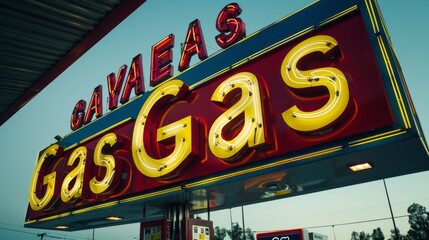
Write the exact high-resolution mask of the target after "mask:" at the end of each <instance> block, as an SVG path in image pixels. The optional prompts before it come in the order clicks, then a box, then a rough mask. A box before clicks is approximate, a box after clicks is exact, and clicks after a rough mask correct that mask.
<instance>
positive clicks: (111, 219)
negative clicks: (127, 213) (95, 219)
mask: <svg viewBox="0 0 429 240" xmlns="http://www.w3.org/2000/svg"><path fill="white" fill-rule="evenodd" d="M106 219H107V220H109V221H120V220H122V219H124V218H123V217H117V216H110V217H107V218H106Z"/></svg>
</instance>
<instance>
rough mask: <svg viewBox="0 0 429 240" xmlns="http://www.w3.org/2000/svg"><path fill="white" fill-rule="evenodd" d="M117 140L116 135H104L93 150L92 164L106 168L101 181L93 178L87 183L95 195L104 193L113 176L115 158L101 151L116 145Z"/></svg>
mask: <svg viewBox="0 0 429 240" xmlns="http://www.w3.org/2000/svg"><path fill="white" fill-rule="evenodd" d="M117 141H118V139H117V137H116V134H114V133H108V134H106V135H104V136H103V137H102V138H101V139H100V141H98V143H97V146H96V147H95V150H94V164H95V165H97V166H100V167H104V168H106V173H105V175H104V178H103V179H102V180H101V181H98V180H97V178H96V177H93V178H92V179H91V181H90V182H89V187H90V189H91V191H92V192H93V193H95V194H100V193H103V192H105V191H106V190H107V189H108V188H109V187H110V185H111V184H112V181H113V177H114V176H115V166H116V164H115V158H114V157H113V156H112V155H109V154H103V153H102V150H103V148H104V147H105V146H106V145H110V147H112V146H113V145H115V144H116V143H117Z"/></svg>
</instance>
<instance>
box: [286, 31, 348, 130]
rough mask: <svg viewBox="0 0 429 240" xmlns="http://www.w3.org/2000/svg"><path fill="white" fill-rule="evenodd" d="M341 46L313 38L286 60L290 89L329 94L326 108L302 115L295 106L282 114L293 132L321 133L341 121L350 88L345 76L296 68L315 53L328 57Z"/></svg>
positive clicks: (328, 69)
mask: <svg viewBox="0 0 429 240" xmlns="http://www.w3.org/2000/svg"><path fill="white" fill-rule="evenodd" d="M337 45H338V43H337V41H336V40H335V39H334V38H332V37H330V36H326V35H320V36H314V37H311V38H309V39H306V40H304V41H302V42H301V43H299V44H298V45H296V46H295V47H294V48H293V49H292V50H291V51H290V52H289V53H288V54H287V55H286V57H285V58H284V60H283V63H282V66H281V75H282V78H283V81H284V82H285V83H286V84H287V85H288V86H289V87H291V88H295V89H302V88H311V87H321V86H322V87H325V88H326V89H327V90H328V92H329V100H328V101H327V102H326V104H325V105H324V106H323V107H321V108H320V109H317V110H315V111H311V112H304V111H301V110H300V109H299V108H298V107H297V106H296V105H295V106H293V107H291V108H289V109H288V110H286V111H285V112H283V114H282V116H283V119H284V121H285V122H286V124H287V125H289V126H290V127H291V128H293V129H295V130H297V131H302V132H312V131H318V130H322V129H323V128H324V127H326V126H328V125H330V124H332V123H333V122H334V121H335V120H336V119H338V118H339V117H340V116H341V114H342V113H343V112H344V110H345V109H346V107H347V104H348V102H349V87H348V84H347V80H346V77H345V76H344V74H343V73H342V72H341V71H340V70H338V69H337V68H333V67H324V68H318V69H313V70H306V71H301V70H299V69H298V67H297V64H298V61H300V60H301V59H302V58H303V57H305V56H307V55H308V54H311V53H314V52H322V53H323V54H326V53H327V52H328V51H329V50H331V49H333V48H334V47H336V46H337Z"/></svg>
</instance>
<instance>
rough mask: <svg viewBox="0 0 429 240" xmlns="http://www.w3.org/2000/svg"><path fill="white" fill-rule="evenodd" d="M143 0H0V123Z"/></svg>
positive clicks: (143, 0)
mask: <svg viewBox="0 0 429 240" xmlns="http://www.w3.org/2000/svg"><path fill="white" fill-rule="evenodd" d="M144 2H145V0H103V1H80V0H70V1H49V0H36V1H29V0H27V1H1V2H0V22H1V23H2V24H1V25H0V126H1V125H3V123H5V122H6V121H7V120H8V119H9V118H10V117H12V116H13V115H14V114H15V113H16V112H17V111H18V110H19V109H20V108H22V107H23V106H24V105H25V104H26V103H27V102H28V101H29V100H31V99H32V98H33V97H34V96H36V95H37V94H38V93H39V92H40V91H42V90H43V89H44V88H45V87H46V86H47V85H48V84H49V83H51V82H52V81H54V80H55V78H56V77H58V76H59V75H60V74H61V73H62V72H63V71H64V70H66V69H67V68H68V67H69V66H70V65H71V64H73V63H74V62H75V61H76V60H77V59H79V58H80V56H82V55H83V54H84V53H85V52H86V51H88V50H89V49H90V48H91V47H92V46H94V45H95V44H96V43H97V42H98V41H99V40H100V39H102V38H103V37H104V36H105V35H106V34H107V33H109V32H110V31H111V30H112V29H113V28H115V27H116V26H117V25H118V24H119V23H120V22H121V21H122V20H124V19H125V18H126V17H128V16H129V15H130V14H131V13H132V12H133V11H134V10H135V9H137V8H138V7H139V6H140V5H141V4H143V3H144Z"/></svg>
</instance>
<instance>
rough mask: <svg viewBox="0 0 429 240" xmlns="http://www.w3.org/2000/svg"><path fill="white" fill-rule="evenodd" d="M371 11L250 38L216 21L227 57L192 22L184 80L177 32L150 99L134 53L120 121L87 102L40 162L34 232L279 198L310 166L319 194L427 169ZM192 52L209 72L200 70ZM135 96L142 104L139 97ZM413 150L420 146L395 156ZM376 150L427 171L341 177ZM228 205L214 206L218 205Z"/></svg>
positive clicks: (344, 7)
mask: <svg viewBox="0 0 429 240" xmlns="http://www.w3.org/2000/svg"><path fill="white" fill-rule="evenodd" d="M333 3H335V4H333ZM374 7H375V5H374V3H373V2H372V1H368V0H366V1H350V2H348V1H347V2H346V1H333V0H324V1H319V2H317V3H314V4H312V5H310V6H309V7H308V8H306V9H305V10H303V11H301V12H298V13H296V14H298V15H300V16H304V15H306V14H311V13H312V12H313V11H318V12H320V14H319V15H317V17H315V19H313V20H312V21H316V23H312V24H308V23H306V22H296V21H295V20H293V19H294V17H293V16H295V15H292V16H290V17H289V18H286V19H284V20H282V21H279V22H277V23H276V24H273V25H271V26H270V27H268V28H266V29H264V30H263V31H260V32H258V33H255V34H254V35H251V36H249V37H247V38H244V36H245V34H244V33H245V29H244V26H245V19H241V18H239V17H238V16H239V15H240V13H241V12H242V9H241V8H240V6H239V5H238V4H235V3H233V4H229V5H227V6H225V7H224V8H223V9H222V10H221V12H220V13H219V15H218V18H217V20H216V28H217V30H219V32H220V33H219V35H218V36H216V39H215V41H216V42H217V43H218V45H219V46H220V47H221V48H225V49H224V50H223V51H222V52H220V53H218V54H216V55H215V56H211V57H208V56H207V53H206V50H205V46H204V45H205V44H204V38H203V35H202V28H201V25H200V22H199V21H198V20H195V21H193V22H192V23H191V24H189V28H188V31H187V35H186V41H185V42H186V43H187V44H186V45H185V46H184V50H183V52H182V55H181V57H180V62H179V63H178V68H179V71H183V72H182V73H180V74H177V75H174V74H173V67H172V48H173V47H174V35H173V34H171V35H169V36H167V37H166V38H164V39H162V40H160V41H159V42H158V43H156V44H155V45H154V46H153V47H152V55H151V61H150V64H151V77H150V80H149V82H150V85H152V86H156V87H155V88H153V89H152V90H151V91H145V90H144V88H143V86H144V84H143V81H144V78H143V74H142V64H143V58H142V56H141V55H140V54H139V55H137V56H136V57H134V58H133V59H132V61H131V62H132V63H131V67H130V69H129V70H128V73H127V68H128V67H127V66H126V65H123V66H121V67H120V68H119V70H118V72H117V74H115V73H111V74H109V75H108V76H107V86H108V95H109V98H108V99H109V100H108V109H109V110H111V112H110V113H109V114H107V115H106V116H103V117H101V116H102V115H103V113H102V106H101V105H102V102H103V99H102V87H101V85H99V86H97V87H96V88H95V89H94V91H93V93H92V96H91V99H90V101H89V104H88V106H86V105H87V104H86V101H84V100H79V101H78V102H77V104H76V105H75V107H74V110H73V111H72V115H71V121H70V126H71V128H72V130H73V132H72V133H71V134H70V135H68V136H66V137H64V139H63V140H62V141H59V142H57V143H54V144H52V145H51V146H49V147H47V148H46V149H44V150H42V151H41V153H40V154H39V157H38V161H37V164H36V168H35V171H34V174H33V177H32V182H31V185H30V193H29V208H28V212H27V222H26V225H27V226H35V227H46V228H50V227H52V225H53V224H54V223H56V222H58V219H61V221H64V222H67V219H72V220H70V221H72V222H73V221H74V222H75V223H76V222H79V221H80V222H81V221H83V220H82V217H80V216H82V215H85V216H86V215H91V214H92V213H93V214H94V219H98V218H96V217H95V216H97V217H98V215H97V214H99V213H98V212H97V211H98V210H100V209H103V208H108V207H112V208H116V209H123V208H122V206H127V204H132V203H140V202H144V203H147V201H149V200H151V199H156V198H157V197H158V198H161V197H163V196H166V195H168V194H172V195H173V196H174V194H181V193H182V191H183V192H185V194H188V191H190V190H192V189H198V190H200V189H201V188H203V190H205V191H207V189H206V187H208V186H217V185H220V184H226V183H228V182H232V181H242V179H247V180H246V182H245V183H243V184H240V186H242V189H240V190H241V191H243V192H245V191H246V190H248V191H254V189H256V190H258V189H261V192H263V193H264V194H265V195H258V194H255V193H252V194H249V197H247V198H245V199H244V200H243V199H242V200H240V201H241V202H243V201H249V202H251V201H253V202H254V201H262V200H261V199H264V198H265V197H266V196H267V191H265V190H264V189H262V188H264V187H267V186H274V187H276V188H278V190H281V191H276V192H275V193H274V194H273V195H271V196H281V195H285V194H290V193H291V192H293V191H292V189H291V188H286V187H285V186H284V185H282V186H280V185H278V184H277V182H280V181H282V179H283V178H284V177H285V176H289V175H288V174H289V173H284V172H280V173H279V172H278V171H285V169H288V168H295V167H296V169H297V172H298V171H299V169H301V168H299V166H300V165H301V164H302V165H303V163H306V166H316V165H317V166H319V165H320V166H322V168H320V169H319V170H320V171H325V172H323V173H312V174H308V173H306V174H303V173H301V174H303V175H308V177H306V178H305V177H302V178H303V179H304V180H302V179H300V180H299V181H301V183H302V182H316V181H312V180H313V179H312V178H313V177H314V178H316V177H318V178H320V176H319V175H323V177H324V178H328V180H329V181H327V183H326V185H320V186H318V185H317V187H319V189H318V188H316V184H314V186H315V187H314V189H311V191H314V190H320V189H323V188H329V187H335V186H342V185H347V184H351V183H356V182H362V181H367V180H370V179H376V178H379V177H381V176H391V175H398V174H403V173H404V172H412V171H416V170H415V169H425V168H427V167H428V163H427V162H424V161H427V148H426V145H425V143H424V141H422V138H421V137H420V136H419V132H418V131H419V126H418V122H417V121H416V120H415V117H416V116H415V113H414V112H413V111H412V109H411V108H410V106H411V105H410V102H409V98H408V97H409V96H408V94H407V92H406V90H405V89H404V88H403V86H402V84H403V82H402V81H400V80H399V77H400V75H398V73H397V72H395V71H396V69H395V67H396V66H395V65H393V62H392V60H391V59H392V56H391V54H392V51H391V49H390V48H389V45H388V44H389V42H388V39H387V38H386V35H385V32H384V29H382V28H380V26H382V25H381V23H380V20H379V19H378V15H377V14H376V12H374ZM320 9H322V10H323V11H319V10H320ZM312 16H313V15H312ZM290 19H292V20H290ZM309 21H310V20H309ZM286 30H287V31H286ZM194 55H197V56H198V57H199V58H200V59H201V60H203V61H202V62H200V63H198V64H196V65H195V66H190V65H189V63H190V58H191V57H193V56H194ZM207 57H208V58H207ZM204 59H205V60H204ZM184 70H186V71H184ZM132 91H134V94H135V95H136V96H137V97H136V98H135V99H133V100H130V94H131V92H132ZM119 103H121V104H123V105H121V106H119ZM125 103H126V104H125ZM94 115H95V117H98V119H97V120H94V121H92V119H93V117H94ZM405 141H407V144H405V145H406V146H411V145H412V146H413V149H409V148H406V149H405V150H402V146H401V145H395V144H396V143H402V142H405ZM411 143H412V144H411ZM374 149H375V150H374ZM377 149H384V150H382V151H386V149H387V150H389V153H392V154H393V156H391V157H392V161H397V160H395V159H396V158H400V157H402V156H403V155H401V154H411V153H412V154H415V158H416V159H421V158H424V161H423V163H420V162H419V163H410V166H409V167H401V169H397V168H392V169H387V170H386V169H383V170H380V172H379V174H372V175H371V174H369V175H362V176H365V177H362V178H354V177H353V178H352V177H350V176H349V175H348V174H350V173H348V172H343V170H338V169H340V168H339V167H340V166H342V165H347V164H352V163H355V162H358V161H364V160H365V161H373V163H374V164H375V165H377V164H379V165H383V164H385V162H384V161H385V160H384V159H379V158H378V153H377V151H378V150H377ZM410 150H411V151H410ZM380 151H381V150H380ZM395 151H400V153H398V152H395ZM383 153H385V152H383ZM383 153H382V154H383ZM377 161H380V162H377ZM302 169H305V168H304V167H302ZM376 173H378V172H376ZM263 174H272V175H268V177H267V176H266V175H264V177H261V175H263ZM279 176H281V177H279ZM292 177H293V176H292ZM292 177H291V179H293V178H292ZM297 178H299V177H297ZM273 179H274V180H273ZM314 180H317V181H320V179H314ZM273 181H275V182H276V184H272V182H273ZM296 181H298V180H296ZM291 182H292V181H291ZM288 187H289V186H288ZM296 188H297V189H298V188H299V189H300V191H302V190H303V189H304V188H303V187H302V185H301V186H299V187H296ZM252 189H253V190H252ZM231 191H232V190H231ZM296 191H298V190H296ZM215 195H216V194H214V195H213V196H215ZM243 195H245V194H243ZM169 196H170V195H169ZM186 196H187V195H186ZM234 199H237V202H238V201H239V200H238V199H239V198H238V197H235V198H234ZM166 201H167V200H166ZM190 201H192V199H190ZM219 202H221V201H218V203H216V204H214V203H213V206H217V207H219V208H222V206H221V205H220V203H219ZM230 202H233V200H230ZM208 204H209V203H208ZM211 204H212V203H210V204H209V205H211ZM140 205H144V204H140ZM224 207H225V206H224ZM124 208H125V207H124ZM88 218H90V217H88ZM139 218H141V216H140V217H136V218H135V220H134V221H137V220H138V219H139ZM53 219H55V221H53ZM76 219H79V221H78V220H76ZM90 219H91V218H90ZM97 221H99V220H97ZM52 222H53V223H52ZM70 224H71V223H69V225H70ZM76 224H77V223H76ZM82 228H85V225H84V224H80V225H78V226H75V229H82Z"/></svg>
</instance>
